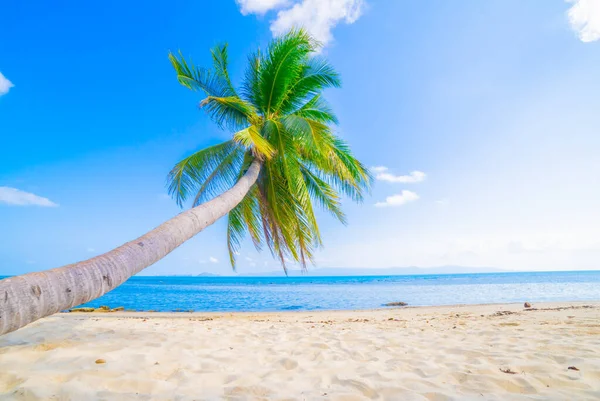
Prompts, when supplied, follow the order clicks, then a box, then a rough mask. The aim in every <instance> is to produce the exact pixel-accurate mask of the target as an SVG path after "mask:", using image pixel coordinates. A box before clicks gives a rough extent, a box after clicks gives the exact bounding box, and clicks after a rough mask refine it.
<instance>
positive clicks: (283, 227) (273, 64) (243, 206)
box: [0, 30, 371, 334]
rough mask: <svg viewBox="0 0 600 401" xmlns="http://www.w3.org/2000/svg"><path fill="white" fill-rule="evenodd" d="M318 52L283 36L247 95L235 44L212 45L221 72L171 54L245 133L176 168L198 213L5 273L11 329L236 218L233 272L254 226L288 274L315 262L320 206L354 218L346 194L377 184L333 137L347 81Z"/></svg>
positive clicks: (300, 36) (176, 191)
mask: <svg viewBox="0 0 600 401" xmlns="http://www.w3.org/2000/svg"><path fill="white" fill-rule="evenodd" d="M318 48H319V44H318V43H317V42H315V41H314V40H313V39H312V38H311V37H310V36H309V35H308V34H307V33H306V32H304V31H302V30H294V31H291V32H289V33H288V34H286V35H284V36H282V37H279V38H277V39H274V40H273V41H272V42H271V43H270V45H269V47H268V48H267V51H266V52H265V53H264V54H261V53H260V52H256V53H255V54H252V55H251V56H250V58H249V66H248V69H247V71H246V74H245V78H244V82H243V85H242V87H241V88H240V89H239V90H238V89H236V88H235V87H234V86H233V85H232V82H231V79H230V76H229V72H228V56H227V46H226V45H223V46H217V47H215V48H213V49H212V58H213V67H212V69H203V68H198V67H195V66H193V64H192V63H191V62H188V61H186V60H185V59H184V57H183V56H182V55H181V53H180V54H179V55H173V54H170V55H169V58H170V60H171V63H172V64H173V67H174V68H175V71H176V72H177V78H178V80H179V82H180V83H181V84H182V85H184V86H186V87H188V88H189V89H192V90H194V91H202V92H204V93H205V95H206V97H205V98H204V100H202V101H201V102H200V106H201V107H202V108H203V109H205V110H206V111H207V112H208V114H209V115H210V116H211V118H212V119H213V120H214V121H215V122H216V123H217V124H218V125H219V126H221V127H223V128H227V129H229V130H231V131H232V132H234V133H233V137H232V139H231V140H229V141H226V142H223V143H220V144H218V145H214V146H211V147H208V148H206V149H203V150H200V151H198V152H196V153H194V154H192V155H191V156H189V157H187V158H185V159H184V160H182V161H181V162H179V163H177V165H176V166H175V167H174V168H173V170H172V171H171V172H170V174H169V177H168V180H169V192H170V193H171V194H172V195H173V196H174V197H175V199H176V201H177V202H178V204H179V205H180V206H183V205H184V202H186V201H188V200H191V201H192V208H191V209H189V210H187V211H184V212H183V213H181V214H179V215H177V216H175V217H174V218H172V219H171V220H168V221H167V222H165V223H163V224H162V225H160V226H158V227H157V228H155V229H154V230H152V231H150V232H148V233H147V234H145V235H143V236H142V237H140V238H138V239H136V240H133V241H131V242H128V243H126V244H124V245H122V246H120V247H118V248H116V249H114V250H112V251H110V252H107V253H105V254H103V255H100V256H97V257H95V258H92V259H89V260H86V261H83V262H79V263H75V264H72V265H68V266H63V267H60V268H57V269H52V270H47V271H44V272H39V273H30V274H25V275H22V276H17V277H11V278H7V279H4V280H1V281H0V334H4V333H8V332H11V331H14V330H16V329H18V328H20V327H23V326H25V325H26V324H29V323H31V322H33V321H35V320H37V319H40V318H42V317H44V316H48V315H51V314H53V313H56V312H59V311H61V310H65V309H69V308H71V307H73V306H76V305H79V304H82V303H86V302H89V301H91V300H93V299H96V298H98V297H100V296H102V295H103V294H105V293H106V292H108V291H111V290H112V289H114V288H116V287H117V286H119V285H120V284H122V283H123V282H125V281H126V280H127V279H128V278H129V277H131V276H133V275H134V274H136V273H138V272H140V271H141V270H143V269H145V268H146V267H148V266H150V265H152V264H154V263H155V262H157V261H158V260H160V259H161V258H163V257H164V256H166V255H167V254H168V253H170V252H171V251H173V250H174V249H175V248H177V247H178V246H179V245H181V244H182V243H184V242H185V241H187V240H188V239H190V238H192V237H193V236H194V235H196V234H197V233H199V232H200V231H202V230H203V229H204V228H205V227H207V226H209V225H211V224H212V223H214V222H215V221H216V220H218V219H219V218H220V217H222V216H224V215H226V214H228V228H227V245H228V249H229V255H230V260H231V264H232V266H233V268H235V257H236V254H237V253H238V250H239V247H240V245H241V242H242V240H243V238H244V236H245V234H246V233H248V234H249V236H250V238H251V239H252V241H253V243H254V245H255V246H256V247H257V248H258V249H261V248H262V247H263V245H265V244H266V245H267V247H268V248H269V250H270V251H271V253H272V254H273V255H274V256H275V257H276V258H278V260H279V261H280V262H281V265H282V267H283V268H284V269H286V260H288V258H289V259H291V260H293V261H295V262H297V263H299V264H300V265H301V266H302V267H303V268H306V265H307V261H313V255H314V250H315V249H316V248H318V247H319V246H321V244H322V240H321V235H320V233H319V227H318V224H317V220H316V216H315V207H314V204H315V203H316V204H317V205H318V206H319V207H321V208H322V209H324V210H326V211H328V212H330V213H331V214H332V215H333V216H334V217H335V218H337V219H338V220H339V221H341V222H342V223H345V221H346V220H345V216H344V213H343V212H342V210H341V202H340V201H341V195H345V196H347V197H349V198H351V199H352V200H354V201H361V200H362V198H363V195H364V192H365V191H366V190H367V189H368V188H369V186H370V182H371V176H370V174H369V172H368V170H367V169H366V168H365V167H364V166H363V165H362V164H361V163H360V162H359V161H358V160H356V159H355V158H354V157H353V156H352V154H351V152H350V150H349V148H348V146H347V145H346V144H345V143H344V142H343V141H342V140H341V139H340V138H338V137H337V136H336V135H334V133H333V132H332V129H331V126H332V125H333V124H336V123H337V118H336V117H335V115H334V113H333V112H332V111H331V109H330V108H329V107H328V106H327V103H326V102H325V101H324V100H323V98H322V92H323V90H324V89H326V88H329V87H339V86H340V80H339V76H338V74H337V73H336V72H335V71H334V69H333V68H332V67H331V66H330V65H329V64H328V63H327V61H326V60H325V59H324V58H322V57H319V56H316V55H315V52H316V51H317V50H318ZM219 194H220V195H219ZM192 198H193V199H192Z"/></svg>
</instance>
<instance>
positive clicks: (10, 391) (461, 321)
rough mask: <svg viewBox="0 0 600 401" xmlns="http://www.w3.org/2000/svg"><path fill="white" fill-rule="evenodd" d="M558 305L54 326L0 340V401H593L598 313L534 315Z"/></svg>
mask: <svg viewBox="0 0 600 401" xmlns="http://www.w3.org/2000/svg"><path fill="white" fill-rule="evenodd" d="M571 305H573V306H574V308H570V309H561V310H534V311H524V310H523V307H522V305H481V306H454V307H423V308H403V309H389V310H376V311H360V312H350V311H348V312H314V313H313V312H300V313H293V312H288V313H260V314H256V313H255V314H244V313H236V314H206V313H203V314H200V313H194V314H189V313H178V314H162V313H145V314H141V313H126V312H125V313H106V314H100V313H93V314H76V313H65V314H58V315H55V316H52V317H50V318H47V319H44V320H42V321H39V322H36V323H34V324H32V325H30V326H28V327H26V328H24V329H22V330H20V331H17V332H15V333H11V334H9V335H5V336H3V337H0V400H86V401H87V400H214V399H227V400H368V399H374V400H450V399H456V400H549V399H553V400H599V399H600V302H588V303H563V304H560V305H558V304H537V305H534V307H536V308H556V307H558V306H560V307H566V306H567V307H568V306H571ZM584 305H588V306H589V307H583V306H584ZM498 311H511V312H514V313H510V314H504V315H496V312H498ZM97 359H104V360H106V363H104V364H96V363H95V361H96V360H97ZM569 366H575V367H577V368H578V369H579V371H576V370H569V369H568V367H569ZM500 369H510V370H511V371H514V372H516V373H515V374H510V373H503V372H502V371H501V370H500Z"/></svg>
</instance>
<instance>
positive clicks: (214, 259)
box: [208, 256, 219, 263]
mask: <svg viewBox="0 0 600 401" xmlns="http://www.w3.org/2000/svg"><path fill="white" fill-rule="evenodd" d="M208 261H209V262H210V263H219V259H217V258H215V257H214V256H211V257H210V258H208Z"/></svg>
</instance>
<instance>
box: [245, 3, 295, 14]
mask: <svg viewBox="0 0 600 401" xmlns="http://www.w3.org/2000/svg"><path fill="white" fill-rule="evenodd" d="M235 2H236V3H238V5H239V6H240V11H241V13H242V14H243V15H248V14H259V15H262V14H264V13H266V12H267V11H269V10H275V9H277V8H280V7H282V6H285V5H287V4H288V3H289V1H288V0H236V1H235Z"/></svg>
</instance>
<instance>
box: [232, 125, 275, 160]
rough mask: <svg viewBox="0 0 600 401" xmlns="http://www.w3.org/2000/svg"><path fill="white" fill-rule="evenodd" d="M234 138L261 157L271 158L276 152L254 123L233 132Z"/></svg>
mask: <svg viewBox="0 0 600 401" xmlns="http://www.w3.org/2000/svg"><path fill="white" fill-rule="evenodd" d="M233 140H234V141H236V142H237V143H239V144H240V145H242V146H244V147H245V148H246V149H250V150H251V151H252V152H253V154H254V155H255V156H256V157H259V158H260V159H263V160H264V159H270V158H271V157H273V155H274V154H275V149H274V148H273V146H272V145H271V144H270V143H269V141H267V140H266V139H265V138H263V137H262V135H261V134H260V132H259V130H258V128H257V127H256V126H254V125H251V126H249V127H248V128H244V129H243V130H241V131H238V132H236V133H235V134H233Z"/></svg>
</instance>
